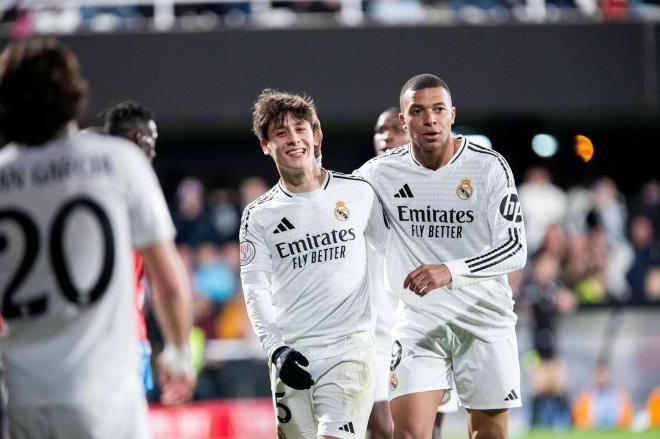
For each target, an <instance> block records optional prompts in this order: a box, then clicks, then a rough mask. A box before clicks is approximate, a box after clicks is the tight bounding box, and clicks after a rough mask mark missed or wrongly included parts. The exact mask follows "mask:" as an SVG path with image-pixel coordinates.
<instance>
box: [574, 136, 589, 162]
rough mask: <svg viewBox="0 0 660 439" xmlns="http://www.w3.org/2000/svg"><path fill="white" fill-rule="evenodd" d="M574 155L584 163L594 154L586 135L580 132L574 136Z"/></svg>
mask: <svg viewBox="0 0 660 439" xmlns="http://www.w3.org/2000/svg"><path fill="white" fill-rule="evenodd" d="M575 155H577V156H578V157H580V158H581V159H582V161H583V162H585V163H587V162H588V161H589V160H591V158H592V157H593V156H594V145H593V143H591V140H589V138H588V137H586V136H583V135H580V134H578V135H577V136H575Z"/></svg>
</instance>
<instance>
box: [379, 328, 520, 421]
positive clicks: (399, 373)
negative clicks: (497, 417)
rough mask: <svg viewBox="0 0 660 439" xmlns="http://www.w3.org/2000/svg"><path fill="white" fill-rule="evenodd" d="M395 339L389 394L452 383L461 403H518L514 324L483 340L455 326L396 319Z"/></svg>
mask: <svg viewBox="0 0 660 439" xmlns="http://www.w3.org/2000/svg"><path fill="white" fill-rule="evenodd" d="M394 340H395V341H394V343H393V345H392V362H391V365H390V394H389V398H390V400H392V399H394V398H396V397H398V396H402V395H407V394H410V393H418V392H427V391H431V390H443V389H453V387H454V386H453V384H455V391H456V392H455V393H456V394H457V395H458V402H460V404H461V405H462V406H463V407H465V408H469V409H477V410H490V409H504V408H512V407H520V406H521V405H522V402H521V400H520V365H519V362H518V343H517V340H516V333H515V329H514V328H511V331H510V333H509V335H508V336H507V337H506V338H505V339H503V340H501V341H497V342H494V343H486V342H484V341H482V340H480V339H478V338H476V337H475V336H474V335H472V334H470V333H468V332H466V331H464V330H462V329H460V328H456V327H455V326H446V325H443V324H436V325H435V327H434V328H433V329H431V330H428V329H427V328H425V327H423V326H422V325H420V324H419V323H417V322H411V321H409V320H399V322H398V324H397V327H396V328H395V329H394ZM452 379H453V383H452ZM453 393H454V392H453V391H452V392H450V394H453ZM445 401H447V399H446V400H445ZM449 402H450V400H449ZM443 405H444V404H443ZM441 407H442V406H441Z"/></svg>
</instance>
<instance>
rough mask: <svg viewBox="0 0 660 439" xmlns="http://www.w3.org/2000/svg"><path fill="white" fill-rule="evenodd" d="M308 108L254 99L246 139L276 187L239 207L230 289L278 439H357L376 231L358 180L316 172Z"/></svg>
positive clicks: (367, 405)
mask: <svg viewBox="0 0 660 439" xmlns="http://www.w3.org/2000/svg"><path fill="white" fill-rule="evenodd" d="M316 120H317V116H316V109H315V107H314V103H313V102H312V100H311V99H309V98H307V97H305V96H301V95H295V94H289V93H285V92H278V91H274V90H264V91H263V92H262V93H261V95H260V96H259V98H258V99H257V101H256V102H255V105H254V112H253V131H254V133H255V134H256V135H257V137H258V138H259V144H260V145H261V148H262V150H263V152H264V154H265V155H269V156H271V157H272V158H273V161H274V163H275V166H276V168H277V171H278V173H279V175H280V177H281V178H280V181H279V182H278V183H277V185H275V186H274V187H273V188H272V189H271V190H270V191H268V192H267V193H266V194H264V195H263V196H261V197H260V198H258V199H257V200H256V201H255V202H253V203H251V204H250V205H248V206H247V207H246V208H245V210H244V212H243V219H242V224H241V232H240V240H241V280H242V282H243V291H244V294H245V299H246V302H247V308H248V314H249V316H250V319H251V321H252V325H253V327H254V330H255V332H256V334H257V335H258V337H259V339H260V341H261V343H262V345H263V347H264V350H265V351H266V352H267V353H268V358H269V359H270V362H271V382H272V391H273V396H274V405H275V409H276V412H277V429H278V437H280V438H288V439H295V438H305V439H306V438H317V437H320V438H361V437H364V436H365V434H366V429H367V421H368V418H369V412H370V410H371V407H372V404H373V391H374V376H373V373H374V371H373V362H374V345H373V343H374V341H373V326H372V319H371V304H370V300H369V292H368V285H367V266H366V260H367V255H366V241H365V238H366V239H368V240H369V241H371V242H372V243H374V244H375V245H376V246H378V247H379V248H381V250H382V249H384V246H385V242H386V240H387V223H386V220H385V217H384V214H383V211H382V208H381V206H380V203H379V201H378V198H377V197H376V194H375V193H374V191H373V189H372V188H371V186H369V184H368V183H366V182H365V181H364V180H362V179H359V178H356V177H353V176H349V175H344V174H340V173H337V172H332V171H327V170H325V169H323V168H321V167H319V166H318V164H317V162H316V160H315V157H314V156H315V150H316V149H317V148H318V145H319V144H320V142H321V130H320V128H319V126H320V125H319V124H318V123H315V121H316Z"/></svg>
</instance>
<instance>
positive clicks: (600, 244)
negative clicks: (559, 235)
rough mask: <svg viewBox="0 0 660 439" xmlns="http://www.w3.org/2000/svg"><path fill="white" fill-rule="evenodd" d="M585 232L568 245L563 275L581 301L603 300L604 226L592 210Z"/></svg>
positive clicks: (605, 269)
mask: <svg viewBox="0 0 660 439" xmlns="http://www.w3.org/2000/svg"><path fill="white" fill-rule="evenodd" d="M587 224H588V226H587V233H586V235H585V236H580V235H577V236H574V237H573V239H572V241H571V244H570V247H569V260H568V264H567V271H566V277H567V279H568V280H569V282H570V283H569V285H571V286H572V288H573V290H574V291H575V293H576V294H577V296H578V298H579V300H580V303H581V304H599V303H606V302H607V300H608V296H607V274H606V271H607V265H608V258H609V251H608V247H607V238H606V235H605V230H604V229H603V227H602V226H601V224H600V223H599V222H598V218H597V216H596V215H595V213H594V212H592V213H590V214H589V215H588V218H587Z"/></svg>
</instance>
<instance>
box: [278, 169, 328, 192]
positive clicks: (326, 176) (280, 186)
mask: <svg viewBox="0 0 660 439" xmlns="http://www.w3.org/2000/svg"><path fill="white" fill-rule="evenodd" d="M321 169H322V170H324V171H325V180H323V183H322V184H321V187H320V188H318V189H315V190H313V191H311V192H303V193H294V192H290V191H288V190H286V189H285V188H284V184H282V179H281V178H280V179H279V181H278V182H277V188H278V189H279V190H280V192H282V193H283V194H284V195H286V196H287V197H289V198H293V197H295V196H302V197H303V198H309V196H310V195H313V194H316V193H317V192H321V191H324V190H326V188H327V187H328V185H329V184H330V179H331V178H332V173H331V172H330V171H328V170H327V169H325V168H323V167H322V168H321Z"/></svg>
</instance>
